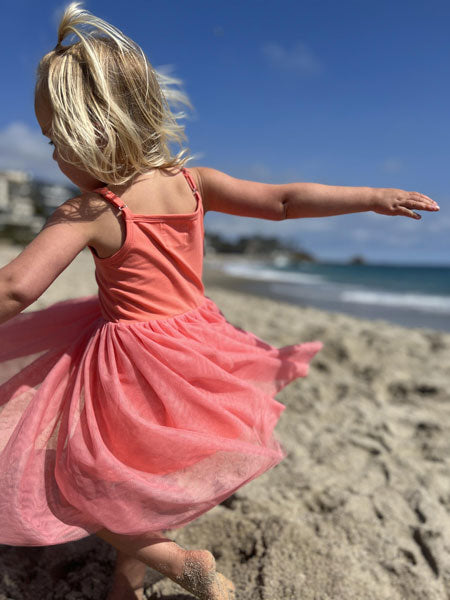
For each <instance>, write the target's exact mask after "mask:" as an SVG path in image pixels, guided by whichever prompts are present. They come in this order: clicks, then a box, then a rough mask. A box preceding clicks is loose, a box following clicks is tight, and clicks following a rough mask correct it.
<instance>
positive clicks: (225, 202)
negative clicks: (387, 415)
mask: <svg viewBox="0 0 450 600" xmlns="http://www.w3.org/2000/svg"><path fill="white" fill-rule="evenodd" d="M191 170H192V172H193V173H194V177H196V179H197V181H198V185H199V187H200V192H201V194H202V198H203V203H204V208H205V211H206V210H214V211H218V212H224V213H229V214H232V215H239V216H242V217H256V218H259V219H271V220H273V221H281V220H283V219H298V218H305V217H328V216H332V215H343V214H347V213H356V212H364V211H374V212H377V213H380V214H384V215H391V216H395V215H401V216H405V217H411V218H413V219H420V218H421V217H420V215H419V214H417V213H416V212H414V211H416V210H427V211H433V212H434V211H437V210H439V206H438V205H437V203H436V202H435V201H434V200H432V199H431V198H429V197H428V196H425V195H424V194H420V193H418V192H406V191H404V190H398V189H391V188H371V187H345V186H335V185H322V184H320V183H287V184H283V185H272V184H267V183H257V182H254V181H245V180H242V179H235V178H234V177H230V176H229V175H226V174H225V173H221V172H220V171H216V170H215V169H209V168H206V167H197V168H193V169H191Z"/></svg>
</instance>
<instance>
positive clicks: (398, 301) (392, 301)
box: [339, 290, 450, 314]
mask: <svg viewBox="0 0 450 600" xmlns="http://www.w3.org/2000/svg"><path fill="white" fill-rule="evenodd" d="M339 300H341V301H342V302H353V303H356V304H376V305H378V306H380V305H381V306H392V307H404V308H408V309H413V310H421V311H426V312H435V313H440V314H450V297H449V296H432V295H427V294H411V293H394V292H382V291H377V290H345V291H342V292H341V293H340V294H339Z"/></svg>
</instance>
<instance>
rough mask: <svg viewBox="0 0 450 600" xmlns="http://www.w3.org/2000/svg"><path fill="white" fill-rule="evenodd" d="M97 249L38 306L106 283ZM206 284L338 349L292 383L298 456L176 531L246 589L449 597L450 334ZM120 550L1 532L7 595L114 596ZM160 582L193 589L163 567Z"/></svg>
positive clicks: (246, 314) (276, 339)
mask: <svg viewBox="0 0 450 600" xmlns="http://www.w3.org/2000/svg"><path fill="white" fill-rule="evenodd" d="M15 254H16V250H15V249H8V248H2V249H1V250H0V264H4V263H5V262H6V261H7V260H8V259H9V258H12V257H13V256H14V255H15ZM91 263H92V259H91V258H90V256H89V254H88V253H87V252H84V253H82V254H81V255H80V256H79V257H78V258H77V259H76V261H75V262H74V263H73V264H72V265H71V267H70V268H69V269H68V270H67V271H66V272H65V273H63V275H62V276H61V277H60V278H59V279H58V280H57V282H55V284H53V285H52V286H51V288H50V289H49V290H48V291H47V292H46V293H45V294H44V296H42V298H41V299H40V300H39V301H38V303H36V305H34V307H33V308H38V307H43V306H46V305H48V304H49V303H51V302H54V301H56V300H59V299H63V298H68V297H72V296H74V295H77V296H80V295H87V294H90V293H94V292H95V283H94V282H93V275H92V264H91ZM207 293H208V295H209V296H210V297H211V298H212V299H213V300H214V301H215V302H217V304H218V305H219V306H220V308H221V309H222V311H223V313H224V314H225V316H226V317H227V318H228V320H229V321H231V322H232V323H233V324H235V325H237V326H239V327H243V328H245V329H248V330H250V331H253V332H254V333H256V334H257V335H259V336H260V337H262V338H264V339H265V340H267V341H268V342H270V343H273V344H275V345H278V346H281V345H286V344H291V343H295V342H298V341H307V340H313V339H320V340H322V341H323V343H324V349H323V351H322V352H321V353H320V355H318V356H317V357H316V359H315V360H314V362H313V364H312V367H311V370H310V374H309V375H308V377H307V378H306V379H299V380H297V381H296V382H294V383H292V384H291V385H290V386H288V387H287V388H285V390H283V392H281V393H280V394H279V396H278V399H279V400H280V401H281V402H283V403H284V404H286V406H287V409H286V411H285V412H284V413H283V415H282V417H281V420H280V422H279V424H278V426H277V430H276V431H277V435H278V438H279V439H280V441H281V442H282V443H283V445H284V447H285V448H286V450H287V452H288V456H287V458H286V459H285V460H284V461H283V462H282V463H281V464H279V465H278V466H277V467H276V468H274V469H273V470H271V471H270V472H268V473H266V474H265V475H263V476H262V477H260V478H259V479H257V480H255V481H253V482H252V483H250V484H249V485H247V486H246V487H244V488H242V489H241V490H239V491H238V492H237V493H236V494H234V495H233V496H232V497H231V498H229V499H228V500H227V501H225V502H224V503H223V504H222V505H220V506H217V507H216V508H214V509H213V510H212V511H211V512H209V513H208V514H206V515H204V516H203V517H201V518H200V519H198V520H197V521H196V522H194V523H192V524H191V525H189V526H188V527H186V528H185V529H184V530H179V531H175V532H173V535H172V537H173V538H174V539H175V540H176V541H177V542H178V543H180V544H181V545H184V546H187V547H192V548H201V547H205V548H209V549H210V550H211V551H212V552H213V553H214V555H215V557H216V559H217V563H218V567H219V570H220V571H222V572H223V573H224V574H225V575H227V576H229V577H231V578H232V579H233V580H234V582H235V583H236V587H237V599H238V600H259V599H261V600H290V599H295V600H360V599H361V600H363V599H364V600H400V599H402V600H403V599H404V600H449V599H450V435H449V424H450V392H449V385H450V334H444V333H439V332H435V331H426V330H409V329H404V328H402V327H398V326H394V325H391V324H388V323H384V322H375V321H374V322H369V321H360V320H357V319H353V318H351V317H347V316H342V315H335V314H330V313H326V312H322V311H319V310H315V309H310V308H308V309H303V308H302V309H300V308H297V307H294V306H292V305H288V304H283V303H279V302H274V301H273V300H266V299H260V298H256V297H253V296H250V295H245V294H242V293H239V292H237V291H229V290H226V289H222V288H221V287H219V286H217V285H214V286H207ZM113 560H114V551H113V550H112V549H111V548H110V547H109V546H108V545H107V544H106V543H104V542H102V541H101V540H99V539H97V538H96V537H95V536H91V537H88V538H85V539H83V540H80V541H79V542H75V543H72V544H66V545H63V546H53V547H47V548H12V547H7V546H0V573H1V581H0V600H5V599H13V600H19V599H20V600H27V599H30V600H31V599H33V600H44V599H49V600H50V599H52V600H53V599H55V600H56V599H58V600H59V599H63V598H64V599H66V600H76V599H77V600H81V599H86V600H91V599H92V600H94V599H95V600H100V599H103V598H104V597H105V596H106V591H107V588H108V585H109V581H110V577H111V574H112V567H113ZM146 597H147V598H152V599H156V598H164V599H165V600H169V599H171V600H188V598H191V597H192V596H189V595H188V594H187V593H186V592H183V591H182V590H180V588H178V587H177V586H176V585H175V584H173V583H172V582H171V581H169V580H167V579H159V580H158V577H157V576H156V575H155V573H153V572H151V571H150V570H149V573H148V586H147V587H146Z"/></svg>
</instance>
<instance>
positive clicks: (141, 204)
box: [90, 169, 196, 258]
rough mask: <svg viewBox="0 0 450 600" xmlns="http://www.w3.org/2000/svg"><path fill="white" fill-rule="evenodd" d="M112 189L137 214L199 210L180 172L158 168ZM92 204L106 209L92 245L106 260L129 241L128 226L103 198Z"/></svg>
mask: <svg viewBox="0 0 450 600" xmlns="http://www.w3.org/2000/svg"><path fill="white" fill-rule="evenodd" d="M191 172H192V170H191ZM194 176H195V175H194ZM108 189H110V190H111V191H112V192H114V194H116V195H117V196H119V198H120V199H121V200H122V201H123V202H124V203H125V204H126V205H127V206H128V208H129V210H130V211H131V212H132V213H133V214H135V215H167V214H189V213H193V212H194V211H195V208H196V199H195V197H194V196H193V195H192V191H191V189H190V188H189V186H188V185H186V180H185V178H184V176H183V174H182V173H181V172H180V171H178V170H177V171H168V170H166V171H162V170H160V169H155V170H154V171H153V172H151V173H149V174H144V175H140V176H139V177H137V178H136V182H135V183H133V184H131V185H129V186H128V187H125V186H118V185H109V186H108ZM91 202H94V203H95V204H98V205H99V207H100V206H101V207H102V209H103V207H104V210H99V215H98V217H97V218H96V219H95V221H94V223H92V226H93V236H92V241H91V243H90V246H91V247H92V248H93V249H94V250H95V252H96V253H97V255H98V256H99V257H100V258H105V257H108V256H111V255H112V254H114V253H115V252H117V250H119V248H120V247H121V246H122V244H123V242H124V241H125V226H124V223H123V219H122V218H121V216H120V213H118V211H117V210H115V209H114V207H113V206H111V205H110V204H108V203H107V202H106V201H105V200H103V199H102V198H101V197H100V196H97V195H96V197H95V199H91Z"/></svg>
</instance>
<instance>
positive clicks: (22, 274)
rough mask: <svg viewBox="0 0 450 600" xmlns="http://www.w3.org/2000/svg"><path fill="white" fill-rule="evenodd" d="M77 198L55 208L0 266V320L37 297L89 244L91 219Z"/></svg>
mask: <svg viewBox="0 0 450 600" xmlns="http://www.w3.org/2000/svg"><path fill="white" fill-rule="evenodd" d="M77 201H78V199H77V198H75V199H73V200H70V201H68V202H66V203H64V204H63V205H62V206H60V207H59V208H57V209H56V210H55V212H54V213H53V214H52V215H51V216H50V217H49V219H48V220H47V223H46V224H45V226H44V228H43V229H42V231H41V232H40V233H39V234H38V235H37V236H36V237H35V238H34V240H33V241H32V242H31V243H30V244H28V246H27V247H26V248H25V249H24V250H23V251H22V252H21V253H20V254H19V256H17V257H16V258H15V259H14V260H12V261H11V262H10V263H9V264H8V265H6V266H5V267H3V268H2V269H0V323H4V322H5V321H7V320H8V319H11V317H14V316H15V315H17V314H18V313H20V312H21V311H22V310H24V308H26V307H27V306H29V305H30V304H32V303H33V302H34V301H35V300H37V299H38V298H39V296H41V294H43V292H45V290H46V289H47V288H48V287H49V285H50V284H51V283H52V282H53V281H54V280H55V279H56V278H57V277H58V275H59V274H60V273H61V272H62V271H63V270H64V269H65V268H66V267H67V266H68V265H69V264H70V263H71V262H72V260H73V259H74V258H75V257H76V256H77V254H78V253H79V252H80V251H81V250H82V249H83V248H84V247H85V246H87V245H88V244H89V243H90V240H91V237H92V220H91V218H90V217H89V216H88V215H86V211H85V210H83V211H80V203H79V202H77Z"/></svg>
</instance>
